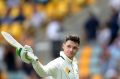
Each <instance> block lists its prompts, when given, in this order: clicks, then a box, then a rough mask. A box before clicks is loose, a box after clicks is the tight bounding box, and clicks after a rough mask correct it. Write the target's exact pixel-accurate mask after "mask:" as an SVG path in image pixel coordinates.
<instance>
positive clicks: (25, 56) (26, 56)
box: [20, 45, 38, 64]
mask: <svg viewBox="0 0 120 79" xmlns="http://www.w3.org/2000/svg"><path fill="white" fill-rule="evenodd" d="M20 57H21V59H22V61H23V62H25V63H28V64H29V63H32V62H33V61H36V60H38V58H37V57H36V56H35V55H34V54H33V50H32V48H31V47H30V46H28V45H25V46H24V47H23V48H22V50H21V51H20Z"/></svg>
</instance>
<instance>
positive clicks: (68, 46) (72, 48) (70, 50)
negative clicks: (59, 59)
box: [63, 40, 79, 59]
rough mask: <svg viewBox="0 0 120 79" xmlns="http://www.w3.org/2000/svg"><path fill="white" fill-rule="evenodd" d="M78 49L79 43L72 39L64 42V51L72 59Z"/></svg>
mask: <svg viewBox="0 0 120 79" xmlns="http://www.w3.org/2000/svg"><path fill="white" fill-rule="evenodd" d="M78 49H79V45H78V44H77V43H75V42H73V41H71V40H68V41H66V42H65V43H63V51H64V53H65V55H66V56H67V57H68V58H70V59H73V57H74V56H75V54H76V53H77V51H78Z"/></svg>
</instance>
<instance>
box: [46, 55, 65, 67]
mask: <svg viewBox="0 0 120 79" xmlns="http://www.w3.org/2000/svg"><path fill="white" fill-rule="evenodd" d="M63 62H64V61H63V59H62V58H61V57H58V58H56V59H54V60H52V61H50V62H49V63H48V64H47V65H52V66H57V67H58V65H59V66H60V65H61V64H62V63H63Z"/></svg>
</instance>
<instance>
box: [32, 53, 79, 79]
mask: <svg viewBox="0 0 120 79" xmlns="http://www.w3.org/2000/svg"><path fill="white" fill-rule="evenodd" d="M60 56H62V57H63V58H62V57H58V58H56V59H55V60H53V61H51V62H49V63H48V64H47V65H45V66H43V65H42V64H41V63H40V62H39V61H34V62H33V63H32V65H33V68H34V69H35V71H36V72H37V73H38V75H40V76H41V77H47V76H51V79H79V75H78V65H77V62H76V60H75V59H73V60H70V59H69V58H68V57H67V56H66V55H65V54H64V52H63V51H61V52H60ZM68 71H69V72H68Z"/></svg>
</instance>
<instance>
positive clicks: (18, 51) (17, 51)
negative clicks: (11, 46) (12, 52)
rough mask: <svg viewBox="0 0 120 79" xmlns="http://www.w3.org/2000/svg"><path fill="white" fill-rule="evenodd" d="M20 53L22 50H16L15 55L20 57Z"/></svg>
mask: <svg viewBox="0 0 120 79" xmlns="http://www.w3.org/2000/svg"><path fill="white" fill-rule="evenodd" d="M21 51H22V48H16V54H17V56H20V53H21Z"/></svg>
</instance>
